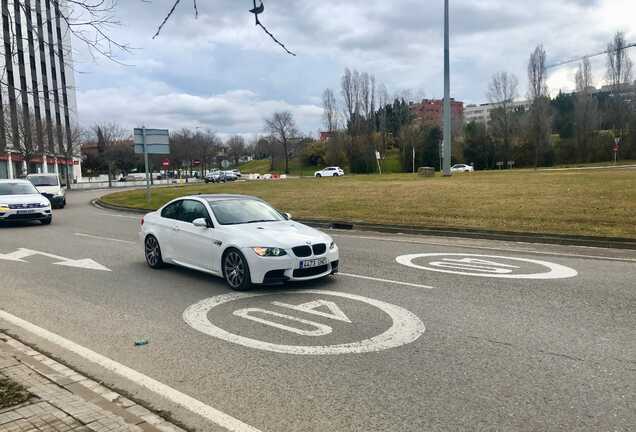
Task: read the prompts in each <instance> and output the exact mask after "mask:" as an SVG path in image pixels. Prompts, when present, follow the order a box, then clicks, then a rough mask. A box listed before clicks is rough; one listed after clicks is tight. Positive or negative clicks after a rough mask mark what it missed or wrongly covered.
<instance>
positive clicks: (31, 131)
mask: <svg viewBox="0 0 636 432" xmlns="http://www.w3.org/2000/svg"><path fill="white" fill-rule="evenodd" d="M0 3H1V6H2V20H1V24H0V26H1V29H0V35H1V37H2V53H0V67H1V68H2V70H1V71H2V74H1V76H2V79H1V80H0V105H1V106H2V111H1V112H0V114H1V115H0V179H2V178H17V177H22V176H24V175H26V174H27V173H47V172H48V173H57V174H58V175H60V177H62V179H64V178H65V177H66V173H67V171H68V174H69V178H70V179H71V180H78V179H79V178H81V159H80V158H79V154H78V153H76V149H77V148H78V147H79V143H78V142H77V141H78V140H79V136H78V133H77V130H78V128H77V124H78V120H77V101H76V95H75V79H74V73H73V67H72V65H73V59H72V53H71V39H70V33H69V29H68V27H67V26H66V24H65V20H64V17H63V12H62V11H63V10H65V9H64V8H65V5H64V1H63V0H0Z"/></svg>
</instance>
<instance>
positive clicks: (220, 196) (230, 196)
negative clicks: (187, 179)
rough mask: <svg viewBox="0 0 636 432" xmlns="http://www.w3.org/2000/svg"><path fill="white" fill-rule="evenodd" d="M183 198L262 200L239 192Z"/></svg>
mask: <svg viewBox="0 0 636 432" xmlns="http://www.w3.org/2000/svg"><path fill="white" fill-rule="evenodd" d="M182 198H202V199H204V200H206V201H227V200H238V199H252V200H257V201H262V200H261V199H260V198H258V197H255V196H251V195H238V194H201V195H191V196H187V197H182Z"/></svg>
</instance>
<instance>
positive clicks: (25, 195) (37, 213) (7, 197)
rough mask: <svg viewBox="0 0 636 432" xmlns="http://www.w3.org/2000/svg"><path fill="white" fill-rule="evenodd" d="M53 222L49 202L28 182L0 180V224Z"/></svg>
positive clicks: (45, 223)
mask: <svg viewBox="0 0 636 432" xmlns="http://www.w3.org/2000/svg"><path fill="white" fill-rule="evenodd" d="M23 220H38V221H40V222H41V223H42V224H43V225H49V224H50V223H51V221H52V220H53V215H52V213H51V202H50V201H49V200H48V199H46V198H45V197H44V196H43V195H42V194H40V192H38V190H37V189H36V188H35V186H33V184H31V182H30V181H28V180H0V222H4V221H23Z"/></svg>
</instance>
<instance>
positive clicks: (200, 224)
mask: <svg viewBox="0 0 636 432" xmlns="http://www.w3.org/2000/svg"><path fill="white" fill-rule="evenodd" d="M192 225H194V226H195V227H198V228H209V225H208V221H206V220H205V219H204V218H199V219H195V220H193V221H192Z"/></svg>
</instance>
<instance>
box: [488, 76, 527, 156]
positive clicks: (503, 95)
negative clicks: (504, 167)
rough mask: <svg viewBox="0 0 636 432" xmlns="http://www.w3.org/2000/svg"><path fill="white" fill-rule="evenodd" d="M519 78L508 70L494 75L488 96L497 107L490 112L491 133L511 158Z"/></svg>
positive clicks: (504, 154)
mask: <svg viewBox="0 0 636 432" xmlns="http://www.w3.org/2000/svg"><path fill="white" fill-rule="evenodd" d="M518 88H519V80H518V79H517V77H516V76H515V75H513V74H509V73H508V72H498V73H496V74H494V75H493V77H492V78H491V80H490V84H489V85H488V93H487V97H488V100H489V101H490V103H492V104H493V105H495V109H494V110H492V112H491V114H490V117H491V118H490V125H491V134H492V135H493V138H494V139H495V140H496V141H499V142H500V143H501V145H502V147H503V156H504V157H505V158H506V159H507V160H510V156H511V152H510V149H511V145H512V137H513V132H514V129H515V128H514V100H515V98H517V96H518Z"/></svg>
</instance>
